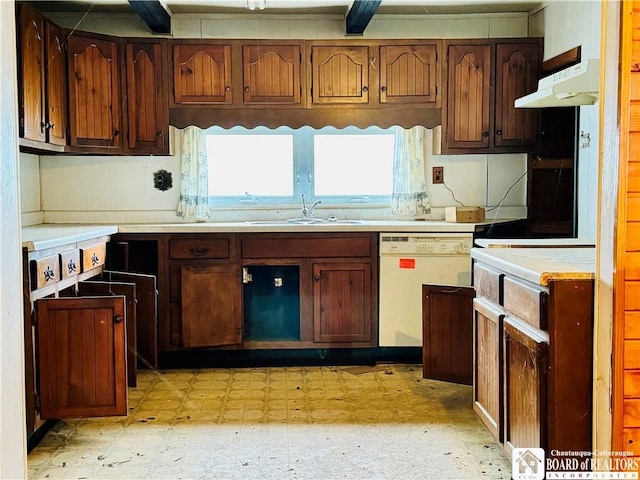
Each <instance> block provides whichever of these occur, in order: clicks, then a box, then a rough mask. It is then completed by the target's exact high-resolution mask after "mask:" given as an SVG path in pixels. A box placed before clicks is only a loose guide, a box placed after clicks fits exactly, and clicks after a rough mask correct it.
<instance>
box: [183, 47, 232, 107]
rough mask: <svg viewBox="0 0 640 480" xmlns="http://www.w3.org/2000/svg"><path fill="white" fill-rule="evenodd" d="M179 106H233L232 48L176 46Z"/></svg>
mask: <svg viewBox="0 0 640 480" xmlns="http://www.w3.org/2000/svg"><path fill="white" fill-rule="evenodd" d="M173 91H174V96H175V103H214V104H228V103H231V99H232V96H231V94H232V91H231V46H230V45H174V46H173Z"/></svg>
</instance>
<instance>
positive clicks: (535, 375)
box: [504, 317, 549, 453]
mask: <svg viewBox="0 0 640 480" xmlns="http://www.w3.org/2000/svg"><path fill="white" fill-rule="evenodd" d="M548 343H549V341H548V338H545V336H544V334H543V332H542V331H541V330H536V329H534V328H532V327H531V326H529V325H528V324H526V323H525V322H524V321H522V320H520V319H517V318H513V317H506V318H505V321H504V398H505V426H504V428H505V433H504V441H505V447H506V448H507V450H508V451H509V453H510V451H511V449H513V448H545V449H546V448H547V399H546V397H547V380H546V369H547V347H548Z"/></svg>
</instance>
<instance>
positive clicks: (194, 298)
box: [181, 265, 242, 347]
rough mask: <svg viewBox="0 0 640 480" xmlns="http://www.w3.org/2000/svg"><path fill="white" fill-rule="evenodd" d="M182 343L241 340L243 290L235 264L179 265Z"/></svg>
mask: <svg viewBox="0 0 640 480" xmlns="http://www.w3.org/2000/svg"><path fill="white" fill-rule="evenodd" d="M181 276H182V279H181V284H182V288H181V302H182V345H183V346H184V347H214V346H219V345H237V344H239V343H241V342H242V298H241V297H242V292H241V278H240V267H239V266H238V265H202V266H201V265H189V266H183V267H182V268H181Z"/></svg>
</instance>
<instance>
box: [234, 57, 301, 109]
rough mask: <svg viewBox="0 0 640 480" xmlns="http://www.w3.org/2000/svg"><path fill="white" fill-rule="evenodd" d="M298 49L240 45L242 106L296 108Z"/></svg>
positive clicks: (299, 93) (299, 90) (298, 85)
mask: <svg viewBox="0 0 640 480" xmlns="http://www.w3.org/2000/svg"><path fill="white" fill-rule="evenodd" d="M300 63H301V55H300V45H243V46H242V66H243V74H244V97H243V98H244V103H247V104H251V103H278V104H299V103H300V98H301V86H300V85H301V83H300Z"/></svg>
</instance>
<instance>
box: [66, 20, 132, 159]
mask: <svg viewBox="0 0 640 480" xmlns="http://www.w3.org/2000/svg"><path fill="white" fill-rule="evenodd" d="M67 45H68V67H69V68H68V72H69V127H70V131H71V138H70V144H71V145H73V146H84V147H104V148H107V149H113V150H120V148H121V140H120V138H121V137H122V135H121V127H120V80H119V79H120V64H119V58H118V44H117V42H115V41H111V40H105V39H104V38H102V37H100V36H93V35H89V34H85V33H82V34H79V33H77V32H76V33H75V34H74V35H71V36H69V37H68V40H67Z"/></svg>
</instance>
